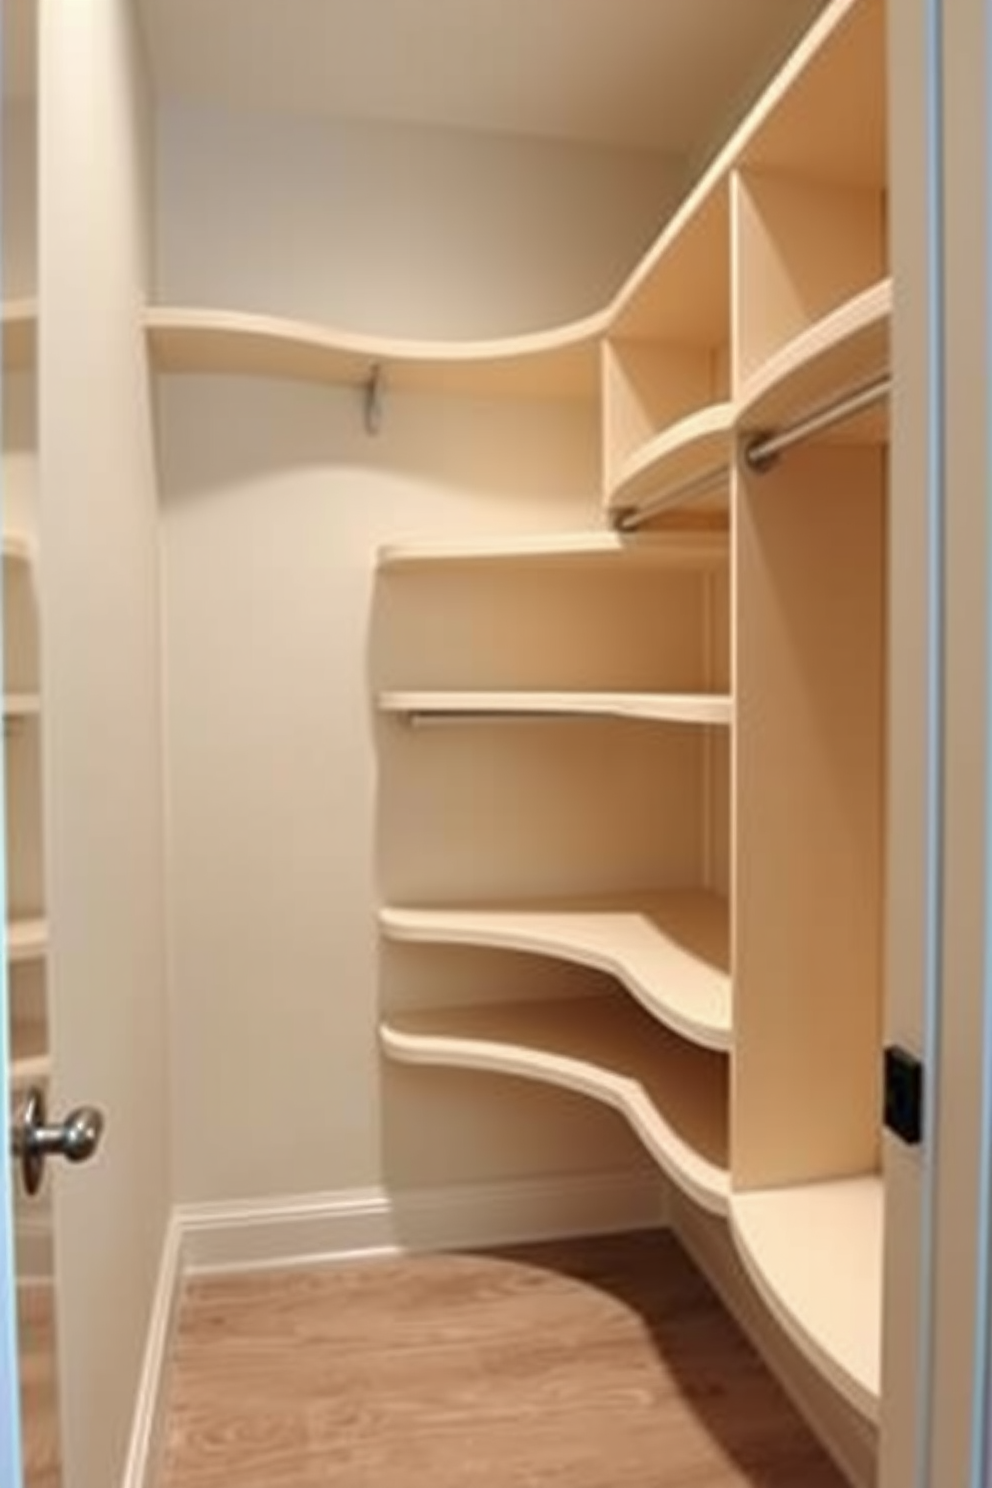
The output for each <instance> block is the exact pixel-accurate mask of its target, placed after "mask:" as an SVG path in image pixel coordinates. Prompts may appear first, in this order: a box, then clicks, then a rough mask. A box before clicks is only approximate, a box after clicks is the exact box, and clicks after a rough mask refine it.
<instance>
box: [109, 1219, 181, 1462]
mask: <svg viewBox="0 0 992 1488" xmlns="http://www.w3.org/2000/svg"><path fill="white" fill-rule="evenodd" d="M182 1259H183V1255H182V1232H181V1230H180V1226H179V1223H178V1221H177V1217H176V1214H175V1211H173V1213H172V1214H171V1215H170V1217H169V1221H168V1223H167V1225H166V1230H165V1239H164V1241H163V1243H162V1257H161V1260H160V1261H159V1268H158V1280H157V1282H156V1285H155V1294H154V1297H153V1298H152V1310H151V1317H150V1319H149V1323H148V1335H147V1337H146V1339H145V1352H144V1357H143V1359H142V1361H141V1376H140V1379H139V1381H138V1393H137V1396H136V1399H135V1406H134V1417H133V1420H132V1423H131V1440H130V1442H129V1443H128V1453H127V1463H126V1465H125V1468H124V1476H123V1479H122V1482H121V1488H155V1484H156V1482H157V1481H158V1476H159V1474H158V1466H159V1452H160V1447H161V1435H162V1427H163V1424H164V1410H165V1401H166V1394H167V1390H166V1386H167V1383H168V1364H169V1358H170V1356H171V1352H172V1337H173V1331H174V1328H175V1324H176V1318H177V1316H178V1312H179V1292H180V1288H181V1285H182V1273H183V1266H182Z"/></svg>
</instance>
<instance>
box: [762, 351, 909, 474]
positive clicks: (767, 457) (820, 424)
mask: <svg viewBox="0 0 992 1488" xmlns="http://www.w3.org/2000/svg"><path fill="white" fill-rule="evenodd" d="M891 391H892V376H891V373H888V372H886V373H884V374H883V375H882V376H881V377H876V378H874V379H873V380H872V381H871V382H865V383H862V384H861V386H860V387H855V388H852V389H851V390H850V392H847V393H843V394H841V396H840V397H839V398H833V399H832V400H831V401H830V402H829V403H823V404H821V405H820V406H819V407H818V408H812V409H810V411H809V413H807V414H804V415H803V416H802V418H798V419H796V420H795V422H794V423H791V424H785V425H783V427H782V428H781V429H777V430H776V431H775V433H774V434H756V435H755V436H754V437H753V438H752V439H750V440H748V442H747V444H746V445H745V446H744V450H743V458H744V463H745V465H746V466H747V467H748V469H750V470H754V471H757V472H758V473H760V472H761V471H763V470H769V469H770V468H771V467H772V465H774V463H775V461H776V460H777V459H778V457H779V455H781V454H782V453H783V452H784V451H785V450H787V449H791V448H792V446H793V445H795V444H801V443H802V442H803V441H804V440H806V439H812V437H813V435H814V434H822V433H823V432H824V430H826V429H832V428H833V427H834V426H835V425H836V424H842V423H844V422H846V420H847V419H850V418H854V417H855V416H856V415H857V414H859V413H864V412H865V410H866V409H868V408H874V406H875V404H876V403H882V402H884V401H885V399H886V398H887V397H888V396H889V393H890V392H891Z"/></svg>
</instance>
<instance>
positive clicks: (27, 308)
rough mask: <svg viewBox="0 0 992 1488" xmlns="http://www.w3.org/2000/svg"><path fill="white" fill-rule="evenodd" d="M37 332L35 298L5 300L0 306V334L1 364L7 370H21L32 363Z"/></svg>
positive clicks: (24, 369)
mask: <svg viewBox="0 0 992 1488" xmlns="http://www.w3.org/2000/svg"><path fill="white" fill-rule="evenodd" d="M37 332H38V306H37V302H36V301H35V300H28V299H23V300H6V301H5V302H4V304H3V306H2V307H0V336H2V338H3V366H4V370H5V371H7V372H23V371H26V370H27V369H28V368H29V367H32V366H33V365H34V359H35V343H36V341H37Z"/></svg>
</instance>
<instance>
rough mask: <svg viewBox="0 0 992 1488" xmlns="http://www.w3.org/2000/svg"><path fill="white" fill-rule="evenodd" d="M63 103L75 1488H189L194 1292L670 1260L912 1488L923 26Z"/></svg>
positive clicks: (56, 1009) (246, 80) (45, 715)
mask: <svg viewBox="0 0 992 1488" xmlns="http://www.w3.org/2000/svg"><path fill="white" fill-rule="evenodd" d="M377 7H379V8H381V10H382V12H383V17H384V19H383V22H382V24H381V25H380V24H378V23H376V25H375V26H372V23H371V22H370V21H369V20H368V17H367V16H366V17H365V18H364V19H363V17H362V14H361V12H362V11H363V9H365V10H373V9H376V8H377ZM665 12H667V20H664V19H663V18H662V13H665ZM628 13H629V14H628ZM652 15H653V17H654V19H653V20H652ZM624 18H627V21H628V23H629V24H630V25H631V26H633V25H634V24H635V22H636V24H637V26H639V27H641V28H642V32H641V33H640V34H642V36H643V40H642V43H641V45H640V47H639V48H633V47H631V46H630V45H629V44H628V45H626V46H625V47H624V48H621V47H620V43H619V41H617V40H616V36H615V35H614V33H617V34H619V33H620V32H621V31H622V27H623V24H624ZM666 25H667V26H668V28H669V29H668V31H665V30H664V27H665V26H666ZM335 27H337V28H338V30H337V31H335ZM663 37H668V38H669V39H670V41H671V47H672V50H673V55H672V56H670V55H668V52H667V51H666V50H665V49H664V48H663V46H662V39H663ZM614 41H616V55H614V54H613V43H614ZM4 42H5V46H6V50H7V59H6V71H5V93H4V112H3V393H4V401H3V618H4V687H5V692H4V721H5V764H6V842H7V885H8V903H7V963H8V998H9V1026H10V1034H11V1038H10V1058H11V1064H10V1086H11V1106H12V1110H13V1112H14V1119H15V1120H16V1119H17V1111H18V1109H19V1107H20V1106H21V1105H22V1104H23V1097H24V1094H25V1093H26V1092H27V1091H28V1090H29V1089H35V1090H40V1091H42V1092H43V1093H44V1095H45V1097H46V1098H47V1101H48V1104H49V1107H50V1109H51V1110H53V1111H55V1112H56V1113H57V1114H59V1116H60V1117H61V1115H62V1114H64V1112H65V1111H66V1110H69V1109H71V1108H75V1107H79V1106H81V1105H86V1104H93V1105H96V1106H98V1107H100V1108H101V1109H102V1111H103V1113H104V1116H105V1129H104V1131H103V1133H102V1136H101V1138H100V1142H99V1148H98V1151H97V1153H96V1154H95V1157H94V1159H93V1161H91V1162H88V1163H85V1164H79V1165H78V1167H77V1166H74V1165H65V1164H60V1165H59V1166H58V1168H57V1170H55V1171H53V1173H52V1174H51V1175H50V1176H49V1177H47V1178H46V1179H45V1181H44V1183H43V1184H42V1188H41V1193H40V1195H39V1196H37V1197H35V1198H28V1197H27V1196H26V1194H25V1193H24V1192H23V1187H22V1185H21V1183H20V1179H18V1180H17V1183H16V1184H15V1192H16V1203H15V1216H14V1218H15V1224H14V1228H15V1232H16V1235H15V1238H16V1241H17V1246H18V1255H19V1263H20V1267H21V1274H22V1282H23V1284H24V1285H25V1286H29V1287H31V1288H33V1290H32V1292H31V1296H32V1298H33V1299H34V1302H35V1304H36V1305H37V1299H38V1298H39V1297H40V1296H41V1289H42V1288H43V1284H44V1282H45V1280H46V1278H51V1277H52V1276H54V1278H55V1289H54V1294H55V1299H56V1301H55V1308H54V1311H55V1327H56V1329H57V1334H58V1339H57V1341H58V1350H57V1352H58V1360H59V1364H58V1383H59V1394H60V1404H59V1407H58V1414H59V1416H60V1421H61V1436H62V1449H61V1450H62V1456H63V1459H64V1461H65V1463H67V1464H69V1470H68V1472H67V1474H66V1476H65V1480H64V1484H63V1488H111V1485H117V1484H122V1485H123V1484H126V1485H127V1488H139V1485H142V1488H153V1482H154V1478H153V1475H152V1474H153V1466H154V1459H155V1450H156V1436H157V1430H158V1425H159V1422H158V1408H159V1399H160V1391H161V1384H162V1380H163V1379H164V1377H165V1374H166V1371H167V1363H168V1350H169V1336H170V1326H171V1322H172V1320H173V1318H174V1312H175V1301H176V1297H177V1295H178V1289H179V1286H180V1283H181V1280H182V1277H183V1275H184V1274H186V1273H187V1272H191V1271H194V1270H196V1269H198V1268H204V1267H213V1268H219V1269H224V1268H225V1267H231V1268H235V1267H239V1266H245V1265H254V1264H268V1263H271V1262H273V1261H293V1260H295V1259H297V1258H299V1257H313V1256H329V1257H333V1256H335V1255H340V1254H345V1253H354V1252H359V1251H363V1250H367V1249H373V1248H376V1247H386V1246H396V1245H399V1246H408V1247H411V1248H431V1247H447V1246H456V1245H483V1244H486V1243H490V1242H491V1243H498V1242H502V1241H507V1240H513V1239H522V1238H528V1237H541V1236H553V1235H562V1234H570V1233H573V1234H582V1233H589V1232H596V1231H605V1230H622V1229H626V1228H637V1227H641V1226H648V1225H653V1224H667V1225H671V1226H672V1227H673V1229H674V1230H675V1232H676V1234H677V1235H678V1237H679V1239H680V1241H681V1243H682V1244H683V1245H684V1246H685V1248H686V1249H687V1251H688V1252H689V1254H690V1256H691V1257H692V1258H693V1260H694V1262H695V1263H696V1264H697V1265H698V1266H699V1267H700V1268H701V1269H702V1270H703V1272H704V1273H705V1274H706V1275H707V1277H709V1279H710V1280H711V1281H712V1283H713V1284H714V1286H715V1287H716V1289H717V1291H718V1292H719V1293H720V1295H721V1296H722V1297H723V1299H724V1300H725V1302H726V1303H727V1305H728V1307H729V1308H730V1310H731V1311H732V1312H733V1313H734V1314H735V1316H737V1317H738V1318H739V1319H740V1321H741V1322H742V1324H743V1326H744V1327H745V1329H746V1330H747V1332H748V1333H749V1334H750V1336H751V1337H752V1339H753V1340H754V1341H755V1342H756V1344H757V1346H758V1348H759V1351H760V1352H761V1353H762V1354H763V1355H764V1357H765V1358H766V1359H767V1361H768V1362H769V1364H770V1365H771V1367H772V1369H773V1370H774V1372H775V1373H776V1374H777V1375H778V1377H779V1379H780V1380H782V1381H783V1383H784V1384H785V1386H786V1389H787V1390H788V1392H789V1393H790V1394H791V1395H792V1397H793V1399H794V1400H796V1402H797V1403H798V1404H799V1406H800V1409H801V1410H802V1411H803V1412H804V1414H805V1415H806V1417H807V1419H808V1420H809V1421H810V1422H811V1423H812V1425H813V1427H814V1429H815V1430H816V1431H817V1433H818V1434H819V1435H820V1437H821V1439H822V1440H823V1441H824V1443H825V1444H826V1446H827V1448H828V1450H829V1451H830V1452H831V1453H832V1455H833V1456H834V1458H835V1460H836V1461H837V1462H838V1464H839V1465H840V1467H841V1469H842V1470H843V1471H844V1473H845V1474H846V1475H847V1476H848V1477H849V1479H850V1481H851V1482H852V1484H855V1485H858V1488H869V1485H870V1484H873V1483H875V1482H876V1481H877V1477H876V1472H877V1454H878V1439H879V1421H880V1413H881V1399H882V1390H881V1379H882V1374H881V1370H882V1340H883V1331H884V1330H883V1317H884V1315H885V1306H884V1301H883V1295H884V1285H883V1281H884V1275H885V1266H884V1265H883V1253H884V1252H883V1231H884V1224H883V1221H884V1217H885V1213H886V1205H887V1199H886V1169H885V1164H884V1163H883V1157H882V1152H883V1090H882V1080H883V1049H884V1047H885V1045H886V1042H887V1041H888V1032H887V1021H886V1019H887V1014H886V1007H887V990H886V987H887V983H886V953H885V941H886V934H887V913H888V911H887V883H888V880H889V866H888V865H887V845H886V844H887V837H886V833H887V819H888V804H887V800H888V791H889V789H890V771H889V767H888V760H889V752H890V748H891V739H890V733H889V729H888V726H887V709H888V706H889V682H888V671H889V667H888V661H887V657H888V643H889V637H888V629H889V625H888V619H887V613H888V612H887V607H888V603H889V580H888V573H889V542H890V539H889V532H890V511H889V507H890V498H889V494H888V486H889V455H888V446H889V436H890V389H891V375H892V356H891V345H890V343H891V339H892V337H891V332H892V327H893V321H894V319H895V316H894V311H893V304H894V302H895V303H896V305H897V306H898V303H899V300H898V285H897V286H896V293H895V294H894V292H893V269H892V256H891V252H890V236H891V233H890V229H891V222H890V217H891V214H890V207H889V191H888V183H889V174H890V165H889V143H888V129H887V118H888V113H887V107H888V88H887V79H888V76H889V62H888V55H887V35H886V14H885V6H884V4H883V0H826V3H822V0H789V3H786V0H666V3H664V4H656V5H655V6H654V7H652V6H650V5H647V6H645V5H643V4H641V5H638V4H636V3H635V0H623V3H621V4H619V5H616V6H614V5H613V3H612V0H610V3H607V0H581V3H579V0H540V3H535V0H512V3H507V4H503V5H496V4H495V3H490V0H485V3H480V4H478V5H476V4H475V3H474V0H460V3H456V0H376V5H373V4H371V0H364V5H363V3H360V0H333V3H328V4H326V5H324V6H323V7H322V6H321V5H320V4H319V3H316V0H309V3H307V0H280V3H279V4H274V3H273V0H268V3H263V0H211V3H210V4H204V0H147V3H143V4H137V3H135V4H129V3H128V0H87V3H85V4H76V5H73V4H67V3H65V0H62V3H56V0H11V3H10V4H9V5H8V6H6V7H5V13H4ZM676 43H678V44H679V45H681V46H682V47H683V48H684V52H683V53H679V54H678V55H677V56H675V55H674V53H675V50H676ZM621 56H622V57H623V58H624V65H625V66H626V67H627V68H628V72H627V74H626V77H627V85H626V86H623V85H622V82H621V81H618V79H620V78H621V73H620V70H619V67H620V64H619V60H618V59H619V58H620V57H621ZM655 73H657V74H658V77H659V79H660V80H659V81H658V82H657V83H656V84H655V85H654V86H648V84H649V83H650V80H651V78H652V77H653V76H654V74H655ZM608 85H609V86H608ZM697 95H698V96H697ZM570 111H571V112H570ZM912 1074H913V1072H912V1069H910V1070H909V1071H908V1072H907V1073H906V1079H907V1080H908V1082H909V1086H911V1084H912ZM907 1088H909V1087H907V1086H904V1087H903V1089H904V1091H905V1090H906V1089H907ZM911 1093H912V1092H911V1090H910V1092H909V1097H908V1103H909V1105H910V1106H911V1105H912V1100H911ZM901 1115H902V1116H906V1112H905V1111H903V1112H902V1113H901ZM907 1120H908V1123H909V1127H912V1111H911V1110H910V1111H909V1114H908V1117H907ZM904 1135H908V1140H909V1141H910V1142H912V1140H913V1137H912V1132H911V1131H908V1133H904ZM888 1141H889V1139H888V1138H887V1139H886V1142H888ZM24 1295H25V1296H27V1293H25V1294H24ZM39 1326H40V1325H39ZM46 1326H47V1324H46ZM97 1339H98V1340H99V1348H100V1360H99V1366H98V1367H94V1363H95V1361H94V1348H95V1347H96V1345H95V1342H94V1340H97ZM52 1390H53V1391H54V1381H53V1382H52ZM46 1401H47V1405H46V1409H48V1410H49V1411H50V1413H51V1415H52V1416H54V1415H55V1413H56V1406H55V1404H54V1394H52V1395H51V1396H50V1397H49V1396H46ZM36 1409H40V1407H37V1405H36ZM29 1437H30V1432H29ZM37 1450H38V1451H39V1452H44V1451H45V1450H46V1448H45V1447H44V1446H43V1445H42V1446H38V1447H37ZM797 1488H798V1485H797ZM885 1488H896V1484H895V1483H894V1482H893V1483H890V1484H886V1485H885ZM900 1488H908V1485H900ZM948 1488H950V1485H948ZM955 1488H956V1485H955Z"/></svg>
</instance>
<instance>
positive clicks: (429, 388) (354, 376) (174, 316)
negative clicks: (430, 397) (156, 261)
mask: <svg viewBox="0 0 992 1488" xmlns="http://www.w3.org/2000/svg"><path fill="white" fill-rule="evenodd" d="M145 326H146V329H147V333H148V339H149V346H150V350H151V356H152V361H153V363H154V365H155V366H156V367H157V368H158V370H159V371H161V372H206V373H240V374H248V375H251V376H256V377H285V378H296V379H302V380H304V381H307V382H321V383H345V384H351V385H361V384H363V383H366V382H368V380H369V378H370V377H371V376H372V375H373V373H374V372H375V371H376V370H378V372H379V373H380V374H381V377H382V379H383V385H384V386H385V387H387V388H395V389H400V390H405V391H408V392H423V393H457V394H466V395H470V396H473V397H480V398H489V397H528V398H539V397H553V398H588V399H592V398H594V397H595V396H596V391H597V375H598V362H597V347H598V337H599V334H600V331H601V326H602V318H601V317H600V316H593V317H591V318H590V319H588V320H585V321H578V322H576V323H575V324H574V325H569V326H564V327H561V328H558V329H555V330H551V331H547V332H541V333H535V334H533V335H525V336H516V337H507V338H505V339H501V340H498V341H465V342H458V341H451V342H440V341H438V342H433V341H401V340H390V339H387V338H383V337H373V336H359V335H354V334H349V333H346V332H343V331H342V332H337V331H332V330H328V329H327V328H325V327H322V326H318V325H313V324H309V323H307V322H305V321H294V320H284V319H281V318H279V317H276V316H271V315H251V314H244V313H241V312H237V311H232V310H205V309H179V308H173V307H166V306H152V307H150V308H149V309H148V310H147V312H146V314H145Z"/></svg>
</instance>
